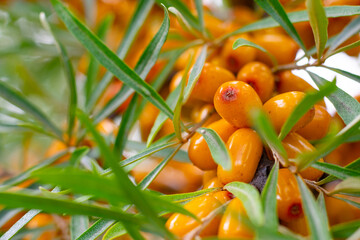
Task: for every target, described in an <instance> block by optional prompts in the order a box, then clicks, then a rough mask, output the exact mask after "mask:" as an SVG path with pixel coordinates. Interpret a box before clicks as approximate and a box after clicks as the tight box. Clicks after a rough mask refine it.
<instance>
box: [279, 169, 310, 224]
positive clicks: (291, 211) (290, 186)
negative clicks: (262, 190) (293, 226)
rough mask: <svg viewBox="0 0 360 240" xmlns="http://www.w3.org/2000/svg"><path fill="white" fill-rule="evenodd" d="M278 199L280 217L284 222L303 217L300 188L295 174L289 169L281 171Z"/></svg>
mask: <svg viewBox="0 0 360 240" xmlns="http://www.w3.org/2000/svg"><path fill="white" fill-rule="evenodd" d="M276 199H277V212H278V216H279V218H280V219H281V220H282V221H285V222H289V221H292V220H294V219H297V218H299V217H301V216H302V214H303V210H302V204H301V195H300V191H299V187H298V185H297V182H296V178H295V176H294V174H293V173H291V172H290V170H289V169H287V168H282V169H280V170H279V176H278V182H277V185H276Z"/></svg>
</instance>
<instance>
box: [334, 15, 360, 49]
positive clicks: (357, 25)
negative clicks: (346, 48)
mask: <svg viewBox="0 0 360 240" xmlns="http://www.w3.org/2000/svg"><path fill="white" fill-rule="evenodd" d="M359 31H360V17H357V18H355V19H354V20H352V21H351V22H350V23H349V24H348V25H346V27H345V28H343V29H342V31H341V32H340V33H339V34H337V35H336V37H335V39H334V41H333V42H332V44H331V45H330V47H329V50H328V54H331V53H332V52H333V51H334V50H335V49H336V48H338V47H339V46H340V45H341V44H342V43H344V42H345V41H346V40H348V39H349V38H350V37H352V36H353V35H355V34H357V33H359Z"/></svg>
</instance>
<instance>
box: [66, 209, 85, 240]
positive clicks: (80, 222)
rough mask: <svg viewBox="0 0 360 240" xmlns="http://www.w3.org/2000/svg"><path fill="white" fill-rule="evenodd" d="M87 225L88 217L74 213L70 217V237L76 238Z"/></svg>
mask: <svg viewBox="0 0 360 240" xmlns="http://www.w3.org/2000/svg"><path fill="white" fill-rule="evenodd" d="M88 227H89V217H87V216H81V215H74V216H72V217H71V219H70V236H71V239H73V240H75V239H77V238H78V237H79V236H80V235H81V234H82V233H83V232H84V231H86V229H88Z"/></svg>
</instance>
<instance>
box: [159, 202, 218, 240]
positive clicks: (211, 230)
mask: <svg viewBox="0 0 360 240" xmlns="http://www.w3.org/2000/svg"><path fill="white" fill-rule="evenodd" d="M221 205H222V204H221V202H219V201H218V200H217V199H215V198H214V197H213V196H212V195H204V196H200V197H197V198H194V199H193V200H191V201H190V202H188V203H187V204H185V206H184V208H185V209H186V210H188V211H190V212H191V213H193V214H194V215H195V216H197V217H198V218H199V219H200V220H201V221H204V220H205V218H206V217H207V216H208V215H209V214H211V213H212V212H213V211H214V210H216V209H217V208H219V207H220V206H221ZM220 220H221V217H220V216H219V215H216V216H215V217H214V218H213V219H212V220H211V221H210V222H209V223H208V224H207V226H205V227H204V229H203V230H202V231H201V233H200V236H201V237H207V236H215V235H216V234H217V231H218V226H219V223H220ZM200 224H201V223H199V222H198V221H196V220H195V219H193V218H191V217H189V216H185V215H183V214H180V213H175V214H173V215H172V216H171V217H170V218H169V219H168V220H167V222H166V227H167V228H168V229H169V231H170V232H172V233H173V234H175V235H176V236H178V237H180V238H182V237H184V236H185V235H186V234H187V233H189V232H190V231H192V230H194V229H195V228H196V227H199V226H200Z"/></svg>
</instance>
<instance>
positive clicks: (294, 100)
mask: <svg viewBox="0 0 360 240" xmlns="http://www.w3.org/2000/svg"><path fill="white" fill-rule="evenodd" d="M304 96H305V94H304V93H303V92H295V91H294V92H287V93H283V94H279V95H277V96H275V97H272V98H270V99H269V100H268V101H267V102H266V103H265V104H264V106H263V109H264V111H265V112H266V113H267V115H268V116H269V118H270V121H271V123H272V125H273V126H274V128H275V131H276V132H278V133H279V132H280V130H281V128H282V126H283V125H284V123H285V122H286V120H287V119H288V118H289V116H290V114H291V113H292V112H293V111H294V109H295V107H296V106H297V105H298V104H299V103H300V102H301V100H302V99H303V98H304ZM314 115H315V109H314V108H311V109H310V110H309V111H308V112H306V113H305V115H304V116H302V118H300V120H299V121H298V122H297V123H296V124H295V126H294V127H293V128H292V131H296V130H298V129H300V128H302V127H304V126H305V125H306V124H308V123H309V122H310V121H311V120H312V119H313V118H314Z"/></svg>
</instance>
